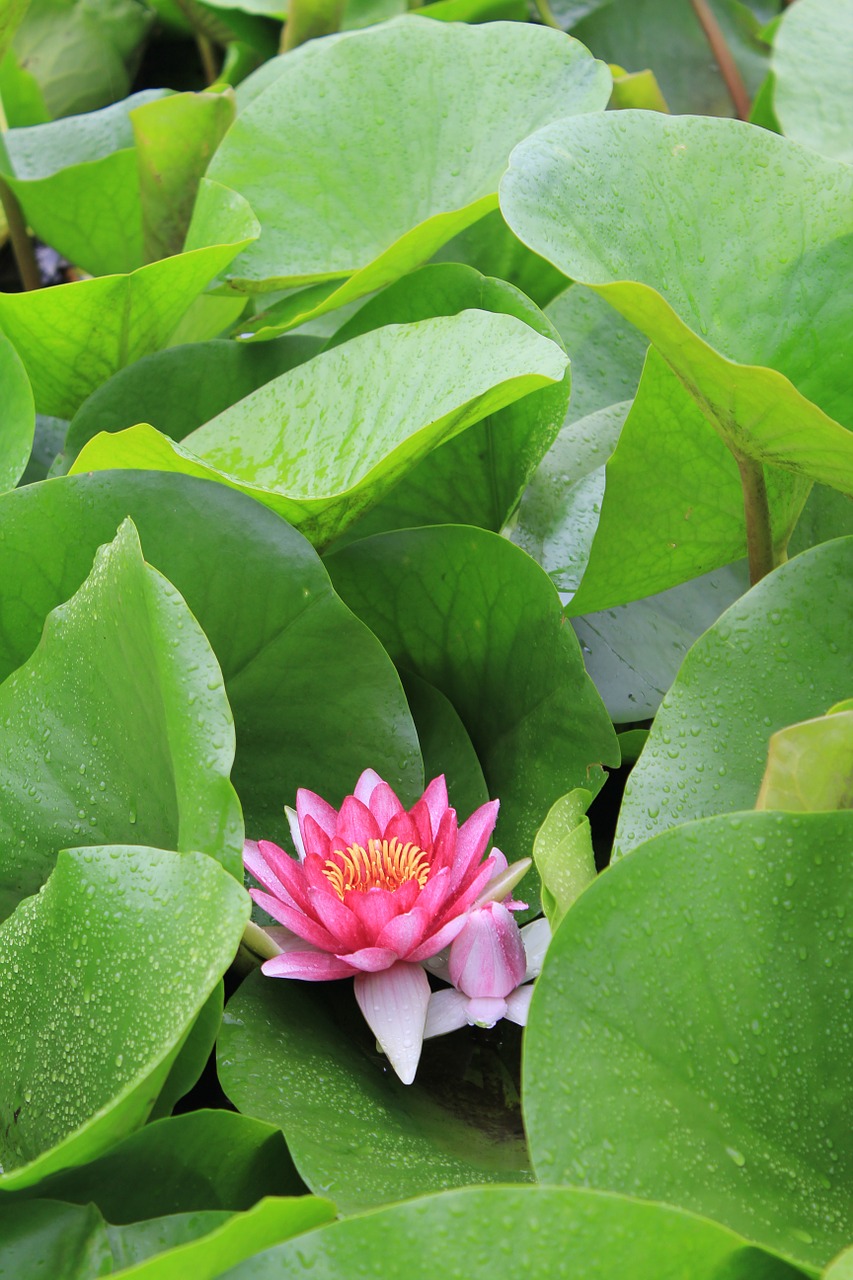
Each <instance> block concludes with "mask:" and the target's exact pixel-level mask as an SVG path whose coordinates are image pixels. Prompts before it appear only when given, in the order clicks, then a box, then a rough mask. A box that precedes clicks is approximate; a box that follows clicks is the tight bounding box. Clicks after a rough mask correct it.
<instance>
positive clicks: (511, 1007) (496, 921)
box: [424, 902, 551, 1040]
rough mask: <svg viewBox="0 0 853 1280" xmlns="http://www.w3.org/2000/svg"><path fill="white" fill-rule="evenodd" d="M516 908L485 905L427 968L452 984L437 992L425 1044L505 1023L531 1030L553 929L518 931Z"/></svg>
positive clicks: (537, 923) (535, 925) (542, 923)
mask: <svg viewBox="0 0 853 1280" xmlns="http://www.w3.org/2000/svg"><path fill="white" fill-rule="evenodd" d="M517 905H523V904H512V903H509V904H507V903H502V902H485V903H482V904H480V905H478V906H476V907H475V909H474V910H473V911H472V912H471V913H470V914H469V916H468V919H467V921H466V923H465V927H464V929H462V930H461V931H460V933H459V934H458V936H457V937H456V938H455V939H454V941H453V943H452V944H451V946H450V950H449V952H448V953H447V954H445V955H443V956H437V957H436V958H435V959H434V960H433V961H431V962H430V963H429V966H428V967H429V969H430V971H431V972H432V973H435V974H438V976H439V977H441V978H444V979H446V981H448V982H450V983H452V984H453V985H452V987H450V988H448V987H445V988H444V989H443V990H442V991H435V992H433V994H432V996H431V998H430V1002H429V1008H428V1010H427V1020H426V1027H425V1029H424V1039H426V1040H429V1039H430V1038H431V1037H432V1036H441V1035H446V1034H447V1032H448V1031H455V1030H456V1029H457V1028H458V1027H464V1026H465V1025H466V1023H467V1024H468V1026H472V1027H473V1026H477V1027H493V1026H494V1025H495V1024H496V1023H497V1022H499V1021H500V1020H501V1018H507V1019H509V1021H510V1022H517V1023H518V1024H519V1026H522V1027H524V1026H526V1025H527V1013H528V1010H529V1008H530V998H531V996H532V995H533V979H534V978H537V977H538V976H539V973H540V971H541V969H542V962H543V960H544V958H545V952H546V951H547V950H548V944H549V943H550V941H551V930H550V928H549V926H548V921H547V920H545V919H544V918H543V919H539V920H534V921H532V922H531V923H530V924H527V925H525V926H524V928H523V929H519V927H518V925H517V924H516V922H515V920H514V919H513V918H512V915H511V908H512V907H513V906H517Z"/></svg>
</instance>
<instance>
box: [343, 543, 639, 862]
mask: <svg viewBox="0 0 853 1280" xmlns="http://www.w3.org/2000/svg"><path fill="white" fill-rule="evenodd" d="M327 563H328V567H329V571H330V573H331V575H332V581H333V582H334V584H335V587H336V589H337V590H338V591H339V592H340V593H341V595H342V596H343V598H344V600H345V601H346V602H347V603H348V604H349V605H350V607H351V608H353V609H354V610H355V611H356V613H358V614H359V615H360V616H361V617H362V618H364V620H365V622H367V623H368V624H369V625H370V627H371V628H372V629H373V630H374V631H375V632H376V634H377V635H378V636H379V639H380V640H381V641H382V643H383V644H384V645H385V648H386V649H387V650H388V652H389V653H390V654H391V657H392V658H393V659H394V661H395V662H396V663H397V665H398V666H399V667H400V669H401V670H403V671H412V672H414V673H415V674H416V675H419V676H421V677H422V678H423V679H425V680H427V681H429V683H430V684H433V685H435V686H436V688H438V689H440V690H441V691H442V693H444V694H445V695H446V696H447V697H448V698H449V699H450V701H451V702H452V704H453V706H454V707H455V708H456V711H457V712H458V714H459V716H460V718H461V720H462V722H463V724H464V725H465V728H466V729H467V731H468V733H469V734H470V736H471V741H472V742H473V743H474V746H475V748H476V750H477V754H478V756H479V758H480V763H481V765H482V767H483V773H484V774H485V777H486V781H487V783H488V786H489V791H490V792H491V794H492V795H493V796H498V797H499V798H500V800H501V805H502V808H501V816H500V820H499V824H498V832H497V840H498V843H499V845H500V846H501V848H502V849H503V850H504V852H505V853H506V855H507V857H508V858H509V860H510V861H511V862H512V861H514V860H515V859H517V858H522V857H526V856H528V855H529V853H530V851H531V848H532V845H533V837H534V835H535V834H536V831H537V829H538V827H539V826H540V824H541V823H542V822H543V821H544V819H545V816H546V814H547V813H548V810H549V809H550V807H551V805H552V804H553V803H554V801H555V800H557V799H559V797H560V796H562V795H564V794H565V793H566V792H567V791H570V790H572V789H573V788H574V787H582V786H589V785H590V780H591V779H595V785H594V786H593V787H592V788H591V789H592V790H597V789H598V786H599V785H600V778H601V774H600V771H599V770H598V769H597V766H598V765H600V764H612V765H615V764H617V763H618V760H619V749H618V747H617V745H616V737H615V734H614V732H613V728H612V726H611V724H610V720H609V718H608V716H607V713H606V712H605V710H604V707H603V705H602V703H601V700H600V698H599V696H598V694H597V693H596V691H595V687H594V685H593V684H592V681H591V680H590V679H589V677H588V676H587V674H586V672H585V671H584V666H583V659H582V657H581V653H580V646H579V645H578V642H577V640H576V639H575V636H574V634H573V632H572V631H571V629H570V628H569V627H568V626H567V625H566V624H565V621H564V619H563V616H562V610H561V608H560V601H559V597H558V595H557V592H556V590H555V589H554V587H553V585H552V584H551V582H549V580H548V578H547V576H546V574H545V573H544V572H543V570H542V569H540V568H539V566H538V565H537V564H536V563H535V562H534V561H533V560H531V559H530V558H529V557H528V556H526V555H525V554H524V552H523V551H520V550H519V549H518V548H517V547H514V546H512V544H511V543H509V542H508V541H507V540H506V539H505V538H500V537H497V536H496V535H495V534H493V533H487V532H485V531H484V530H480V529H469V528H463V527H461V526H453V525H445V526H439V527H433V528H427V529H408V530H403V531H400V532H397V533H388V534H379V535H377V536H376V537H373V538H366V539H364V540H363V541H361V542H355V543H352V544H351V545H350V546H348V547H345V548H344V550H343V551H340V552H337V553H336V554H335V555H332V556H330V557H329V558H328V561H327Z"/></svg>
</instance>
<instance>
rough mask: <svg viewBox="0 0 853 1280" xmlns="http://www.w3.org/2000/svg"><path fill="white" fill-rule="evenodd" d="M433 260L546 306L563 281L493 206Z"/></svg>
mask: <svg viewBox="0 0 853 1280" xmlns="http://www.w3.org/2000/svg"><path fill="white" fill-rule="evenodd" d="M437 2H440V0H437ZM434 261H435V262H456V263H464V264H465V265H467V266H469V267H473V268H474V269H475V270H476V271H480V272H482V274H483V275H484V276H497V278H498V279H499V280H506V281H507V283H508V284H511V285H514V286H515V288H516V289H520V290H521V292H522V293H525V294H527V297H528V298H531V299H532V300H533V301H534V302H535V303H536V305H537V306H538V307H544V306H546V305H547V304H548V303H549V302H550V301H551V299H552V298H555V297H556V296H557V294H558V293H561V292H562V291H563V289H565V287H566V284H567V281H566V278H565V276H564V275H563V274H562V272H560V271H557V269H556V267H552V266H551V264H550V262H546V261H545V259H544V258H540V257H539V255H538V254H535V253H531V252H530V250H529V249H528V248H527V247H526V245H523V244H522V243H521V241H520V240H519V239H518V237H517V236H514V235H513V233H512V232H511V231H510V229H509V227H508V226H507V225H506V223H505V222H504V220H503V218H502V217H501V211H500V209H493V210H492V212H491V213H487V214H486V216H485V217H484V218H480V220H479V222H475V223H473V224H472V225H471V226H470V227H466V228H465V230H464V231H460V233H459V235H458V236H454V237H453V239H452V240H448V242H447V244H444V245H442V246H441V248H440V249H439V250H438V252H437V253H436V254H435V255H434Z"/></svg>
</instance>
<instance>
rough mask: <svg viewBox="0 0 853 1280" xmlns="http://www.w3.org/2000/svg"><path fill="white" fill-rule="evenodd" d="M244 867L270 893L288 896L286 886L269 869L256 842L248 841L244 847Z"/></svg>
mask: <svg viewBox="0 0 853 1280" xmlns="http://www.w3.org/2000/svg"><path fill="white" fill-rule="evenodd" d="M243 866H244V867H245V868H246V870H247V871H248V872H249V873H250V874H251V875H253V876H254V877H255V879H256V880H257V881H258V883H259V884H262V885H263V886H264V888H265V889H267V890H269V892H270V893H273V894H275V895H276V896H279V895H286V893H287V891H286V889H285V887H284V885H283V884H282V883H281V881H280V880H279V878H278V876H277V875H276V874H275V872H274V871H272V870H271V868H270V867H269V865H268V863H267V861H266V859H265V858H264V856H263V854H262V853H261V851H260V849H259V848H258V845H257V842H256V841H255V840H247V841H246V842H245V843H244V845H243Z"/></svg>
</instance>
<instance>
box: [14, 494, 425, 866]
mask: <svg viewBox="0 0 853 1280" xmlns="http://www.w3.org/2000/svg"><path fill="white" fill-rule="evenodd" d="M0 509H2V525H3V532H4V534H5V537H4V538H3V539H2V540H0V581H4V582H14V581H22V580H23V578H24V576H25V577H26V582H27V588H26V591H25V592H24V591H22V592H21V593H8V594H5V595H4V596H3V597H2V599H0V676H2V675H4V674H6V673H7V672H8V671H10V670H13V669H14V668H15V667H17V666H19V665H20V664H21V663H22V662H24V661H25V660H26V659H27V657H28V656H29V655H30V654H31V653H32V650H33V649H34V647H35V645H36V643H37V641H38V637H39V635H40V632H41V628H42V623H43V621H44V617H45V614H47V613H48V612H49V610H50V609H52V608H54V607H55V605H56V604H57V603H58V602H59V601H61V600H62V599H63V598H64V597H65V595H67V594H69V593H71V592H73V591H74V590H75V589H76V588H77V587H78V585H79V583H80V582H81V581H82V580H83V579H84V578H85V576H86V574H87V572H88V570H89V568H90V567H91V557H92V555H93V554H94V551H95V548H97V546H98V545H99V543H101V542H103V541H105V540H106V539H108V538H109V537H111V536H112V534H113V533H114V531H115V527H116V524H117V523H119V521H121V520H122V519H123V518H124V517H125V516H126V515H127V514H128V513H130V514H131V515H132V516H133V519H134V520H135V521H136V523H137V524H138V527H139V530H140V533H141V536H142V539H143V543H144V548H145V555H146V557H147V559H148V560H149V561H150V562H151V563H152V564H154V565H156V566H157V567H158V568H159V569H161V571H162V572H164V573H165V574H166V575H167V577H168V578H169V580H170V581H171V582H174V583H175V585H176V586H177V587H178V589H179V590H180V591H181V592H182V593H184V595H185V598H186V600H187V603H188V604H189V607H190V609H191V610H192V613H193V614H194V616H195V617H196V618H198V619H199V621H200V623H201V625H202V626H203V628H204V631H205V634H206V635H207V637H208V638H209V641H210V644H211V646H212V647H213V650H214V652H215V653H216V655H217V659H218V661H219V664H220V666H221V669H222V672H223V675H224V678H225V682H226V691H227V695H228V700H229V702H230V705H231V707H232V709H233V713H234V717H235V721H236V727H237V740H238V747H237V758H236V761H235V764H234V771H233V773H234V782H235V785H236V787H237V789H238V792H239V795H240V800H241V803H242V806H243V810H244V812H245V815H246V822H247V824H248V831H249V834H250V835H251V836H252V837H253V838H266V839H272V840H279V841H283V840H285V839H286V838H287V837H288V826H287V821H286V819H285V816H284V805H285V804H293V802H294V798H295V794H296V790H297V788H298V787H300V786H305V787H309V788H311V789H313V790H316V791H319V792H322V794H323V795H324V796H328V798H329V800H330V801H331V802H332V803H339V802H340V801H341V800H342V799H343V797H344V796H345V795H347V794H349V793H350V792H351V791H352V788H353V784H354V782H355V779H356V778H357V777H358V775H359V773H360V772H361V771H362V769H364V768H366V767H368V765H370V766H372V767H373V768H375V769H377V770H379V771H380V772H381V773H382V776H383V777H385V778H387V779H388V781H389V782H390V783H391V785H392V786H393V787H395V788H396V789H399V792H400V794H401V795H403V796H404V797H406V799H407V801H408V803H412V804H413V803H414V801H415V799H416V798H417V796H418V795H420V793H421V791H422V790H423V770H422V767H421V758H420V752H419V750H418V740H417V735H416V733H415V729H414V725H413V723H412V718H411V715H410V714H409V709H408V706H407V704H406V699H405V696H404V694H403V690H402V688H401V687H400V681H399V678H398V676H397V674H396V672H395V670H394V667H393V666H392V664H391V661H390V659H389V658H388V655H387V654H386V653H385V651H384V649H383V648H382V646H381V645H380V644H379V642H378V641H377V640H376V638H375V637H374V636H373V635H372V633H371V632H370V631H369V630H368V629H367V627H366V626H364V625H363V623H361V622H359V621H358V620H357V619H356V618H354V617H353V616H352V614H351V613H350V611H349V610H348V609H347V608H346V607H345V605H344V604H343V603H342V602H341V601H340V599H339V598H338V597H337V596H336V595H335V593H334V591H333V590H332V587H331V585H330V583H329V578H328V574H327V573H326V571H325V570H324V568H323V566H322V564H321V563H320V561H319V560H318V558H317V556H316V553H315V552H314V551H313V550H312V548H311V547H310V545H309V544H308V543H307V542H306V541H305V539H304V538H302V537H301V536H300V535H299V534H298V533H296V532H295V531H294V530H293V529H291V528H290V527H289V526H288V525H286V524H285V523H284V521H283V520H280V519H279V518H278V517H277V516H275V515H273V513H272V512H271V511H268V510H267V509H266V508H265V507H263V506H261V505H260V503H257V502H252V501H251V500H250V499H249V498H246V497H244V496H243V495H242V494H239V493H235V492H234V491H233V490H231V489H227V488H226V487H225V486H224V485H212V484H208V483H205V482H203V481H200V480H193V479H190V478H189V477H186V476H169V475H156V474H149V475H141V474H136V473H130V472H119V473H113V474H111V475H95V476H77V477H73V478H70V477H66V478H64V479H62V480H59V481H50V482H49V483H48V484H46V485H41V486H33V487H31V488H29V489H25V490H18V491H16V492H15V493H14V494H9V495H8V497H7V498H6V499H3V500H2V502H0ZM211 565H215V566H216V573H213V574H212V573H211V571H210V568H211ZM188 625H189V624H187V628H185V631H186V630H187V629H188ZM194 627H195V624H193V628H194ZM182 634H183V633H182ZM179 652H182V651H179ZM72 661H73V659H71V658H70V657H69V662H72ZM201 670H206V667H203V668H201ZM201 684H202V689H203V696H204V697H205V698H210V697H211V696H213V695H212V693H211V692H210V691H208V690H207V688H206V684H205V681H204V680H202V681H201ZM128 696H129V695H128ZM221 696H222V695H221V693H220V697H221ZM197 709H198V707H197V706H196V707H194V708H192V709H191V711H190V713H189V714H190V716H191V717H192V720H191V721H190V723H191V724H192V723H193V722H194V720H195V713H196V712H197ZM342 725H346V732H342V731H341V726H342ZM120 730H121V726H120V725H119V727H118V729H117V730H116V731H120ZM197 732H198V733H199V734H200V735H201V736H202V737H203V738H204V741H203V742H199V744H198V748H197V754H198V758H199V759H201V760H204V759H206V757H207V754H208V750H209V743H210V742H211V741H212V740H213V739H214V734H213V731H212V730H210V731H208V732H207V734H206V736H205V730H204V728H203V727H199V729H198V730H197ZM136 754H137V755H138V753H136ZM137 763H138V764H139V767H140V768H142V764H143V762H142V761H137ZM75 768H76V766H75ZM81 781H82V779H81ZM75 820H76V819H75ZM139 830H140V827H139V822H137V824H136V825H135V826H134V827H131V828H129V829H128V835H130V834H132V833H135V832H137V831H139ZM78 839H79V837H78Z"/></svg>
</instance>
